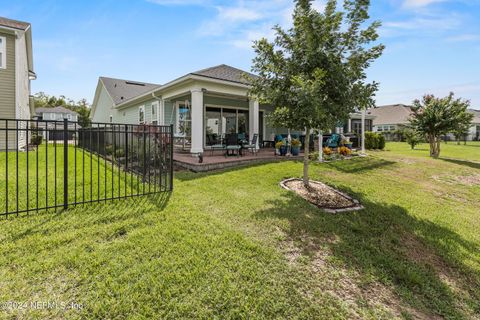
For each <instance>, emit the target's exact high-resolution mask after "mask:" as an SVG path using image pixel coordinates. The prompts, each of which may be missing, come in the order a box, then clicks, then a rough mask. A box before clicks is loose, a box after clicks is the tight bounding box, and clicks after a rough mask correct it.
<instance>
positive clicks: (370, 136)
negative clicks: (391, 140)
mask: <svg viewBox="0 0 480 320" xmlns="http://www.w3.org/2000/svg"><path fill="white" fill-rule="evenodd" d="M365 148H366V149H368V150H376V149H380V150H383V149H385V137H384V136H383V135H381V134H378V133H375V132H365Z"/></svg>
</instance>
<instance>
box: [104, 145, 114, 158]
mask: <svg viewBox="0 0 480 320" xmlns="http://www.w3.org/2000/svg"><path fill="white" fill-rule="evenodd" d="M105 153H106V154H107V155H111V154H112V153H113V146H112V145H111V144H107V145H106V146H105Z"/></svg>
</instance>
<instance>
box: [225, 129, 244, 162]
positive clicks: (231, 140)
mask: <svg viewBox="0 0 480 320" xmlns="http://www.w3.org/2000/svg"><path fill="white" fill-rule="evenodd" d="M225 142H226V144H225V157H227V156H229V155H237V156H240V155H241V154H240V150H241V149H242V147H241V146H240V145H239V144H238V135H237V134H236V133H231V134H228V135H227V136H226V141H225Z"/></svg>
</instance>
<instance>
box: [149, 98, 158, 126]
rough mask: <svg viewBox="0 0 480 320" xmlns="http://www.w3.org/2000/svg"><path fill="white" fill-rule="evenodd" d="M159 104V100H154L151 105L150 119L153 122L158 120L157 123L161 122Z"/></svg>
mask: <svg viewBox="0 0 480 320" xmlns="http://www.w3.org/2000/svg"><path fill="white" fill-rule="evenodd" d="M158 106H159V102H158V101H153V102H152V104H151V105H150V120H151V122H152V123H153V121H156V122H157V124H158V123H159V119H158V118H159V114H158V109H159V108H158Z"/></svg>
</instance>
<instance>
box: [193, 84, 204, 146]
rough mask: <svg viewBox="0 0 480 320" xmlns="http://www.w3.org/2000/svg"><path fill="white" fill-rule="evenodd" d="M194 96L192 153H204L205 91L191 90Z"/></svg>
mask: <svg viewBox="0 0 480 320" xmlns="http://www.w3.org/2000/svg"><path fill="white" fill-rule="evenodd" d="M191 94H192V106H191V109H192V110H191V117H192V121H191V124H192V146H191V148H190V153H202V152H203V91H202V90H201V89H193V90H191Z"/></svg>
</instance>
